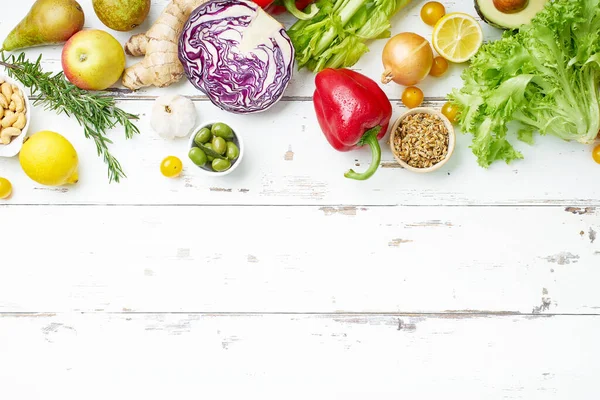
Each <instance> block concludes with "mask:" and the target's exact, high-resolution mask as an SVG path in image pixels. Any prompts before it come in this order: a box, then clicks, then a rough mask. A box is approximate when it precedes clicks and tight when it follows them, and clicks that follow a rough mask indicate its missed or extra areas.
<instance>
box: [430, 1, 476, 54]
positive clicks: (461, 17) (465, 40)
mask: <svg viewBox="0 0 600 400" xmlns="http://www.w3.org/2000/svg"><path fill="white" fill-rule="evenodd" d="M431 42H432V44H433V48H434V49H435V51H437V52H438V54H439V55H440V56H442V57H444V58H445V59H446V60H448V61H451V62H454V63H463V62H465V61H469V59H470V58H471V57H473V56H474V55H475V53H477V50H479V48H480V47H481V44H482V43H483V31H482V30H481V25H479V22H477V21H476V20H475V18H473V17H472V16H470V15H468V14H465V13H458V12H455V13H450V14H447V15H445V16H444V17H442V19H440V20H439V21H438V22H437V23H436V24H435V27H434V28H433V37H432V40H431Z"/></svg>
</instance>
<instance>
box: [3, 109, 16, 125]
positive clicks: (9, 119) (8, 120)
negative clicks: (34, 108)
mask: <svg viewBox="0 0 600 400" xmlns="http://www.w3.org/2000/svg"><path fill="white" fill-rule="evenodd" d="M18 118H19V116H18V115H17V114H15V113H14V112H12V111H10V110H9V111H6V112H5V113H4V118H2V122H0V125H2V127H3V128H8V127H10V126H12V125H13V124H14V123H15V122H17V119H18Z"/></svg>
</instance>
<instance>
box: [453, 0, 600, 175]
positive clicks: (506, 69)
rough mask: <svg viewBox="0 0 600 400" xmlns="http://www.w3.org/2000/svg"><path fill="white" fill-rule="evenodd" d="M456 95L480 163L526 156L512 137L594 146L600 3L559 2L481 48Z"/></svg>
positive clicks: (599, 120) (598, 122) (599, 110)
mask: <svg viewBox="0 0 600 400" xmlns="http://www.w3.org/2000/svg"><path fill="white" fill-rule="evenodd" d="M462 78H463V81H464V86H463V88H462V89H460V90H454V91H453V92H452V94H451V95H450V99H451V101H452V102H453V103H455V104H457V105H458V106H459V107H460V109H461V114H460V117H459V123H460V127H461V129H462V130H463V132H465V133H466V132H468V133H471V134H473V143H472V145H471V149H472V151H473V153H474V154H475V155H476V156H477V160H478V162H479V164H480V165H481V166H483V167H488V166H489V165H490V164H491V163H492V162H494V161H496V160H504V161H506V162H507V163H509V162H510V161H512V160H514V159H519V158H523V156H522V154H521V153H520V152H518V151H517V150H515V149H514V148H513V146H512V144H511V143H510V142H509V140H508V138H507V133H508V126H507V124H508V123H510V122H513V123H514V124H516V125H517V129H516V132H517V138H518V139H520V140H521V141H524V142H527V143H533V133H534V132H536V131H537V132H540V133H541V134H542V135H546V134H550V135H555V136H558V137H560V138H562V139H564V140H576V141H578V142H581V143H585V144H589V143H591V142H592V141H594V139H595V138H596V137H597V135H598V132H599V130H600V98H599V92H598V91H599V84H600V0H555V1H551V2H548V4H547V5H546V7H545V8H544V9H543V10H542V11H541V12H539V13H538V14H537V15H536V17H535V18H534V19H533V21H532V23H531V25H527V26H523V27H521V28H520V29H519V30H518V31H517V32H506V33H505V34H504V36H503V37H502V39H501V40H498V41H496V42H492V43H489V44H486V45H484V46H482V48H481V49H480V51H479V52H478V53H477V55H476V56H475V57H474V59H473V60H472V62H471V66H470V67H469V68H467V69H466V70H465V71H464V72H463V75H462Z"/></svg>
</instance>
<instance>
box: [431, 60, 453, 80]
mask: <svg viewBox="0 0 600 400" xmlns="http://www.w3.org/2000/svg"><path fill="white" fill-rule="evenodd" d="M446 71H448V60H446V59H445V58H444V57H441V56H437V57H436V58H434V59H433V64H432V65H431V70H430V71H429V75H431V76H435V77H436V78H437V77H440V76H442V75H444V74H445V73H446Z"/></svg>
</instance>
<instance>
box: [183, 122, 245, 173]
mask: <svg viewBox="0 0 600 400" xmlns="http://www.w3.org/2000/svg"><path fill="white" fill-rule="evenodd" d="M192 132H193V133H192V135H191V136H190V150H189V152H188V158H189V159H190V161H192V162H193V163H194V164H195V165H196V166H197V167H198V169H199V170H200V171H202V172H203V173H206V174H207V175H212V176H224V175H228V174H230V173H232V172H233V170H235V169H236V168H237V166H238V165H239V164H240V162H241V161H242V157H243V156H244V145H243V143H242V138H241V137H240V135H239V134H238V133H237V132H238V131H237V130H235V129H234V128H232V127H231V125H229V124H226V123H224V122H221V121H211V122H206V123H204V124H202V125H200V126H199V127H197V128H196V129H194V130H193V131H192Z"/></svg>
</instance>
